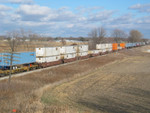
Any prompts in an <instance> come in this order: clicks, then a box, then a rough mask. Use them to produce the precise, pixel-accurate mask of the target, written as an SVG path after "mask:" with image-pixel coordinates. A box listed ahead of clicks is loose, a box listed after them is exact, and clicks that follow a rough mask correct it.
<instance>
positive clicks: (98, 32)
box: [88, 27, 106, 49]
mask: <svg viewBox="0 0 150 113" xmlns="http://www.w3.org/2000/svg"><path fill="white" fill-rule="evenodd" d="M88 35H89V37H90V38H91V41H90V42H89V46H90V49H95V48H96V44H99V43H103V40H104V38H105V36H106V30H105V29H104V28H103V27H100V28H95V29H93V30H92V31H91V32H90V33H89V34H88Z"/></svg>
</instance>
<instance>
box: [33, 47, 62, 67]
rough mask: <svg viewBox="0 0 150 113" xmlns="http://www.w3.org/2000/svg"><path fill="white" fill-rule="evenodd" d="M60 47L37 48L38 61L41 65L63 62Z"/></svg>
mask: <svg viewBox="0 0 150 113" xmlns="http://www.w3.org/2000/svg"><path fill="white" fill-rule="evenodd" d="M60 49H61V48H60V47H44V48H36V62H37V63H39V64H40V66H41V67H48V66H52V65H57V64H61V63H62V60H61V57H60Z"/></svg>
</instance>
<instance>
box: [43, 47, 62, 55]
mask: <svg viewBox="0 0 150 113" xmlns="http://www.w3.org/2000/svg"><path fill="white" fill-rule="evenodd" d="M45 49H46V51H45V56H56V55H60V47H50V48H45Z"/></svg>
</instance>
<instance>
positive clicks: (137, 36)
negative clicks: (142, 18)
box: [128, 30, 143, 42]
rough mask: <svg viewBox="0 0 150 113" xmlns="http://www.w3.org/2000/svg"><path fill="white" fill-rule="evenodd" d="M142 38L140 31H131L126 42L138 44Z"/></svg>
mask: <svg viewBox="0 0 150 113" xmlns="http://www.w3.org/2000/svg"><path fill="white" fill-rule="evenodd" d="M142 36H143V35H142V34H141V32H140V31H138V30H131V31H130V35H129V37H128V41H130V42H139V41H141V38H142Z"/></svg>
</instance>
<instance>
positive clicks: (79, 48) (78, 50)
mask: <svg viewBox="0 0 150 113" xmlns="http://www.w3.org/2000/svg"><path fill="white" fill-rule="evenodd" d="M88 48H89V47H88V45H78V49H77V52H78V53H81V52H84V51H88V50H89V49H88Z"/></svg>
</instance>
